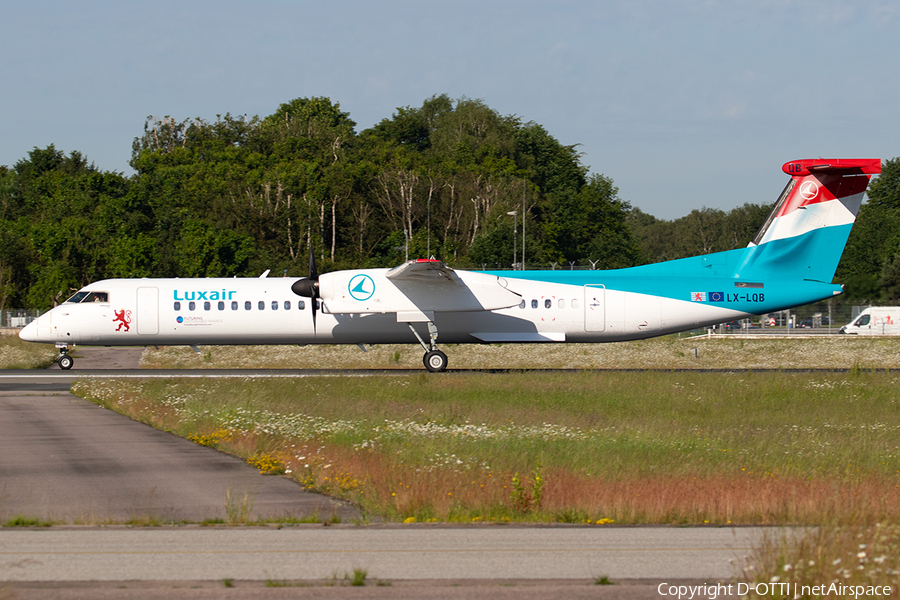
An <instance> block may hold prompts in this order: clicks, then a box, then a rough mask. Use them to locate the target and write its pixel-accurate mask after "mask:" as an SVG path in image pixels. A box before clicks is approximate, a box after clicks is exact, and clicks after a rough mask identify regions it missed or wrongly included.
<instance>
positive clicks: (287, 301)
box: [284, 300, 291, 310]
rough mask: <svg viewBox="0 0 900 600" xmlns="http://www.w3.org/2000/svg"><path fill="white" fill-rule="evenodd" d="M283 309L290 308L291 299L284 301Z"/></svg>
mask: <svg viewBox="0 0 900 600" xmlns="http://www.w3.org/2000/svg"><path fill="white" fill-rule="evenodd" d="M284 310H291V301H290V300H285V301H284Z"/></svg>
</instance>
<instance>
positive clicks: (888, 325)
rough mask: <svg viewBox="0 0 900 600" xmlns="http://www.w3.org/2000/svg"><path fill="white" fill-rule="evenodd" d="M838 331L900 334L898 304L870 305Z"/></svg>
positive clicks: (859, 333)
mask: <svg viewBox="0 0 900 600" xmlns="http://www.w3.org/2000/svg"><path fill="white" fill-rule="evenodd" d="M839 333H855V334H857V335H900V306H870V307H869V308H867V309H866V310H864V311H862V312H861V313H859V316H857V317H856V318H855V319H853V321H852V322H850V323H849V324H847V325H844V326H843V327H841V329H840V331H839Z"/></svg>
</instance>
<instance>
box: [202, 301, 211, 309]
mask: <svg viewBox="0 0 900 600" xmlns="http://www.w3.org/2000/svg"><path fill="white" fill-rule="evenodd" d="M211 306H212V305H211V304H210V303H209V302H204V303H203V310H209V309H210V307H211Z"/></svg>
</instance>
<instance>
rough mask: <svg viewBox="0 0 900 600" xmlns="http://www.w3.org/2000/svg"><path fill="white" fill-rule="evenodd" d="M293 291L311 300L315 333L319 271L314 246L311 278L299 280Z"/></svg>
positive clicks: (295, 283) (310, 249)
mask: <svg viewBox="0 0 900 600" xmlns="http://www.w3.org/2000/svg"><path fill="white" fill-rule="evenodd" d="M291 291H292V292H294V293H295V294H297V295H298V296H303V297H304V298H309V300H310V303H311V304H312V306H311V308H312V321H313V332H315V331H316V312H318V310H319V270H318V269H317V268H316V255H315V253H314V252H313V248H312V244H310V246H309V277H307V278H306V279H298V280H297V281H295V282H294V283H293V284H292V285H291Z"/></svg>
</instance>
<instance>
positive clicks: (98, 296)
mask: <svg viewBox="0 0 900 600" xmlns="http://www.w3.org/2000/svg"><path fill="white" fill-rule="evenodd" d="M66 302H67V303H69V304H78V303H84V302H99V303H102V304H109V293H108V292H78V293H76V294H75V295H73V296H72V297H71V298H69V299H68V300H66Z"/></svg>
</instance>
